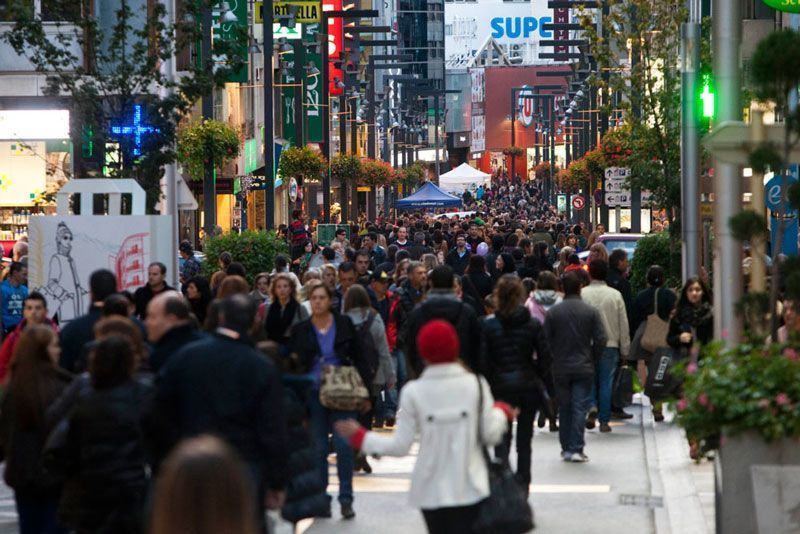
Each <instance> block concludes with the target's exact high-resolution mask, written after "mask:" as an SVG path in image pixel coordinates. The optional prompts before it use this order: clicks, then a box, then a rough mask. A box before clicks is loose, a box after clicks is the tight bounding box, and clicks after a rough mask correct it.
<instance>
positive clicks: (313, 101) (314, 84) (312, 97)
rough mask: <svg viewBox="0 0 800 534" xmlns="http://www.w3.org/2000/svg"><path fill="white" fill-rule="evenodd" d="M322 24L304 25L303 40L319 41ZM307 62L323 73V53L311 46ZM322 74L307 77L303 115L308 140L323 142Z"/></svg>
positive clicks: (308, 41)
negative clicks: (318, 36)
mask: <svg viewBox="0 0 800 534" xmlns="http://www.w3.org/2000/svg"><path fill="white" fill-rule="evenodd" d="M321 28H322V26H321V25H320V24H304V25H303V41H304V42H305V43H308V44H314V43H316V42H317V35H318V34H319V33H320V31H321ZM306 64H307V65H314V66H315V67H317V69H319V71H320V73H322V54H318V53H317V52H315V51H314V48H313V47H311V48H309V49H307V50H306ZM321 82H322V74H319V75H317V76H309V77H306V80H305V101H304V106H303V116H304V117H305V120H306V123H305V130H306V141H307V142H312V143H321V142H322V141H323V139H322V110H323V107H322V85H321Z"/></svg>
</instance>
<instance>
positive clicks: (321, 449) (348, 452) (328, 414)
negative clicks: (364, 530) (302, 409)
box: [308, 391, 358, 504]
mask: <svg viewBox="0 0 800 534" xmlns="http://www.w3.org/2000/svg"><path fill="white" fill-rule="evenodd" d="M308 403H309V408H310V412H311V432H312V434H313V437H314V441H315V445H316V446H317V453H318V454H319V468H320V474H321V475H322V480H323V482H324V483H325V487H326V488H327V487H328V435H329V434H331V432H333V424H334V423H335V422H336V421H342V420H344V419H356V418H357V417H358V416H357V414H356V413H355V412H343V411H339V410H331V409H329V408H325V407H324V406H323V405H322V404H320V402H319V392H318V391H312V392H311V395H310V398H309V401H308ZM333 449H334V451H335V452H336V473H337V475H338V477H339V503H341V504H352V502H353V449H352V448H351V447H350V443H348V442H347V440H345V439H343V438H342V437H341V436H339V434H337V433H335V432H333Z"/></svg>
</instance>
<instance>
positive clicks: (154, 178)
mask: <svg viewBox="0 0 800 534" xmlns="http://www.w3.org/2000/svg"><path fill="white" fill-rule="evenodd" d="M29 4H30V2H26V1H23V0H16V1H14V2H13V4H12V7H11V11H12V12H13V13H15V15H16V17H15V21H14V24H13V26H11V27H10V28H9V29H8V30H7V31H6V32H4V33H3V34H2V39H3V40H5V41H6V42H7V43H8V44H9V45H10V46H11V47H12V48H13V49H14V51H15V52H16V53H17V54H19V55H20V56H22V57H24V58H26V59H27V60H29V61H30V62H31V63H32V64H33V66H34V68H35V70H36V71H37V72H40V73H44V74H46V84H45V86H44V88H43V92H44V94H46V95H48V96H63V95H67V96H68V97H69V105H70V108H71V109H70V111H71V115H72V120H71V138H72V140H73V143H74V144H75V145H76V146H81V139H82V138H83V137H86V136H87V135H88V133H87V132H90V133H91V141H92V143H93V146H94V149H95V152H96V153H97V155H96V157H95V158H94V159H93V160H91V161H90V160H88V159H79V161H78V162H76V163H78V164H77V165H76V172H77V174H78V176H81V177H83V176H99V175H102V174H105V175H106V176H110V177H126V178H135V179H136V180H137V181H138V182H139V183H140V184H141V185H142V187H143V188H144V189H145V190H146V191H147V193H148V209H149V210H152V209H153V206H154V204H155V202H156V200H157V199H158V196H159V185H158V184H159V180H160V178H161V175H162V174H163V167H164V165H166V164H167V163H170V162H172V161H174V160H175V149H174V142H175V132H176V129H177V125H178V123H179V122H180V120H181V119H182V118H183V117H184V116H185V115H187V114H188V113H189V112H190V111H191V109H192V106H193V105H194V104H195V103H196V102H197V100H198V99H199V98H200V97H201V96H203V95H206V94H210V93H211V91H212V90H213V88H214V87H221V86H222V85H223V84H224V82H225V80H226V78H227V77H228V76H229V74H230V73H231V72H232V71H235V70H238V69H239V68H240V67H241V61H240V60H239V59H238V57H237V56H236V55H235V54H233V53H232V51H233V50H234V49H235V48H238V47H241V46H242V44H243V43H244V44H245V46H246V42H247V35H246V30H241V31H239V32H238V33H235V36H234V38H233V39H232V40H229V41H227V40H226V41H223V40H217V41H216V42H215V44H214V56H215V58H211V57H209V58H202V60H201V61H197V62H192V64H191V65H188V66H187V67H186V69H187V70H186V72H183V73H182V75H181V76H180V77H175V79H174V80H171V79H170V76H169V75H168V73H167V72H166V69H164V68H162V67H163V65H164V62H166V61H168V60H169V59H170V58H172V57H174V56H175V55H176V53H178V52H181V51H184V50H187V49H188V48H189V47H190V46H191V45H194V44H195V43H198V42H200V41H201V37H202V36H201V27H200V24H199V23H198V22H197V21H200V20H201V12H202V8H203V7H204V6H213V5H216V4H217V2H214V0H200V1H198V2H183V6H184V12H182V13H178V14H177V16H176V20H177V21H178V22H177V23H174V24H173V23H172V22H170V21H169V20H167V16H166V15H167V14H166V10H165V7H164V4H163V3H161V2H159V1H154V2H151V3H148V9H147V10H146V11H145V12H142V11H140V10H134V9H133V8H132V7H131V2H130V1H129V0H117V7H116V9H115V10H114V17H113V18H112V20H111V23H110V24H109V23H108V21H107V20H106V21H101V19H100V17H99V16H97V15H96V13H98V12H99V11H96V10H95V9H94V8H95V6H96V4H95V3H93V2H89V1H88V0H52V1H51V2H50V4H51V7H52V11H54V12H60V13H63V14H64V15H65V16H64V17H63V19H64V20H61V21H47V22H44V21H43V20H42V18H41V17H39V16H36V15H35V14H34V13H33V12H32V11H31V10H30V9H29ZM103 5H104V6H107V4H106V3H105V1H104V2H103ZM220 60H221V61H220ZM135 104H139V105H141V106H142V110H143V119H144V120H146V121H147V123H148V125H149V126H152V127H154V128H156V129H157V131H158V133H157V134H155V135H145V136H142V150H141V156H137V155H135V154H134V151H133V141H132V140H131V139H130V138H131V137H132V136H127V138H122V139H119V140H117V139H115V140H114V141H117V142H119V146H120V153H121V155H122V157H121V158H118V161H110V162H109V161H106V158H105V157H104V154H103V151H104V149H105V147H106V143H107V141H109V140H110V139H111V136H110V133H109V131H108V127H109V125H110V124H112V123H114V122H120V123H121V122H126V123H127V122H129V121H130V117H131V116H132V109H133V106H134V105H135ZM76 152H80V151H76Z"/></svg>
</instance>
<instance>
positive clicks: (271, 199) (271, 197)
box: [262, 0, 303, 230]
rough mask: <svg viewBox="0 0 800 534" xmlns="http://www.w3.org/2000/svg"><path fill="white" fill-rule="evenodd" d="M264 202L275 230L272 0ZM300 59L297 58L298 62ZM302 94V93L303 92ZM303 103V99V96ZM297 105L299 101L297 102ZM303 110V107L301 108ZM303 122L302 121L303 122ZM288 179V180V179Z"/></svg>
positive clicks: (267, 10)
mask: <svg viewBox="0 0 800 534" xmlns="http://www.w3.org/2000/svg"><path fill="white" fill-rule="evenodd" d="M263 21H264V139H263V140H262V141H263V142H264V201H265V210H264V211H265V212H266V219H267V220H266V228H267V230H272V229H274V228H275V145H274V138H275V120H274V115H273V114H274V110H273V108H272V104H273V98H272V91H273V86H272V83H273V76H274V75H275V71H274V70H273V68H272V49H273V46H274V43H273V38H272V0H264V11H263ZM298 59H299V58H295V61H298ZM301 93H302V91H301ZM295 98H297V97H295ZM300 101H301V102H303V98H302V95H301V100H300ZM295 105H297V101H296V100H295ZM300 107H301V108H302V105H301V106H300ZM301 122H302V121H301ZM287 179H288V178H287Z"/></svg>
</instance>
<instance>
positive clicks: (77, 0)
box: [39, 0, 81, 22]
mask: <svg viewBox="0 0 800 534" xmlns="http://www.w3.org/2000/svg"><path fill="white" fill-rule="evenodd" d="M39 14H40V15H41V17H42V20H43V21H45V22H56V21H72V22H74V21H77V20H80V16H81V0H40V7H39Z"/></svg>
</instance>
